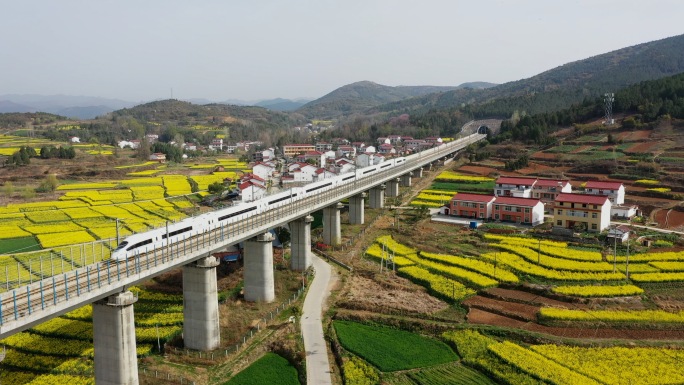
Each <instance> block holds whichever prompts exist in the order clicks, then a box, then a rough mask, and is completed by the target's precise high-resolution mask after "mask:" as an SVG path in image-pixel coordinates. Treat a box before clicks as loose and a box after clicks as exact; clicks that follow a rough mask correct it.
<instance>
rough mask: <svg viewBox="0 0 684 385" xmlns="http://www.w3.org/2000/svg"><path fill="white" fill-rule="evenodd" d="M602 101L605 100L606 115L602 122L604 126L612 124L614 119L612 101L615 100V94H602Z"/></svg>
mask: <svg viewBox="0 0 684 385" xmlns="http://www.w3.org/2000/svg"><path fill="white" fill-rule="evenodd" d="M603 101H604V102H605V109H606V116H605V120H604V122H603V124H605V125H606V126H612V125H613V123H615V121H614V120H613V102H614V101H615V94H614V93H612V92H609V93H606V94H604V95H603Z"/></svg>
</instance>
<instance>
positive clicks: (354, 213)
mask: <svg viewBox="0 0 684 385" xmlns="http://www.w3.org/2000/svg"><path fill="white" fill-rule="evenodd" d="M365 198H366V193H361V194H359V195H354V196H352V197H349V223H350V224H352V225H362V224H363V223H364V221H365V218H364V211H363V204H364V201H365Z"/></svg>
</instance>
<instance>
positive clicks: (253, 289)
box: [244, 233, 275, 302]
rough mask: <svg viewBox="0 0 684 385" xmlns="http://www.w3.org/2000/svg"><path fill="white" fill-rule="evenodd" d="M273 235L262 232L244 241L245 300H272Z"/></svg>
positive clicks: (273, 294) (273, 287) (273, 288)
mask: <svg viewBox="0 0 684 385" xmlns="http://www.w3.org/2000/svg"><path fill="white" fill-rule="evenodd" d="M272 242H273V235H271V233H264V234H261V235H257V236H256V237H254V238H251V239H248V240H247V241H245V257H244V265H245V266H244V267H245V288H244V291H245V300H246V301H251V302H256V301H264V302H273V300H274V299H275V286H274V281H273V243H272Z"/></svg>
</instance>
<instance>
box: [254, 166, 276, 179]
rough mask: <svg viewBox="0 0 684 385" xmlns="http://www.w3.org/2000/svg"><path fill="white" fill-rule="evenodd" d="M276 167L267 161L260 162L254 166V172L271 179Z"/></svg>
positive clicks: (263, 177)
mask: <svg viewBox="0 0 684 385" xmlns="http://www.w3.org/2000/svg"><path fill="white" fill-rule="evenodd" d="M275 171H276V168H275V167H273V166H271V165H268V164H266V163H262V162H259V163H257V164H255V165H254V166H253V167H252V173H253V174H254V175H256V176H258V177H259V178H262V179H265V180H267V179H270V178H271V177H272V176H273V173H274V172H275Z"/></svg>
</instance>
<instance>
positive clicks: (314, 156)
mask: <svg viewBox="0 0 684 385" xmlns="http://www.w3.org/2000/svg"><path fill="white" fill-rule="evenodd" d="M297 161H299V162H304V163H309V162H310V161H312V162H313V164H314V165H315V166H318V167H325V153H323V152H320V151H307V152H306V153H305V154H303V155H299V156H297Z"/></svg>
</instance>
